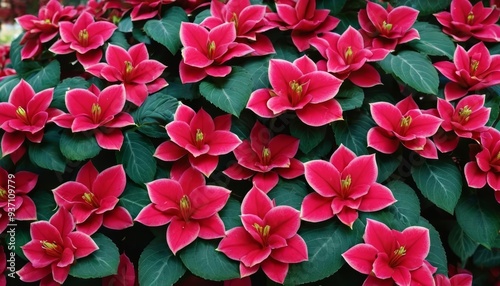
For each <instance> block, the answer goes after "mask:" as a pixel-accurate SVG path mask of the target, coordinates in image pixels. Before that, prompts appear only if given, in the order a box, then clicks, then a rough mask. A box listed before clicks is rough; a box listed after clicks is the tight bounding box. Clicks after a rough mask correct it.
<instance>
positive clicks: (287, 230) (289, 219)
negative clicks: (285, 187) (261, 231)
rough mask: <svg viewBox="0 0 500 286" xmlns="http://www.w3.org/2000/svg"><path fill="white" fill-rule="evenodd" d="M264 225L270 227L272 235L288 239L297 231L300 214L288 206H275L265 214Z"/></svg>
mask: <svg viewBox="0 0 500 286" xmlns="http://www.w3.org/2000/svg"><path fill="white" fill-rule="evenodd" d="M264 223H265V224H266V225H269V226H270V227H271V233H272V234H273V235H278V236H280V237H283V238H285V239H289V238H291V237H292V236H294V235H295V234H297V231H298V230H299V227H300V214H299V211H297V210H296V209H294V208H292V207H290V206H277V207H274V208H272V209H271V210H270V211H269V212H268V213H267V214H266V216H265V217H264Z"/></svg>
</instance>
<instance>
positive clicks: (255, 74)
mask: <svg viewBox="0 0 500 286" xmlns="http://www.w3.org/2000/svg"><path fill="white" fill-rule="evenodd" d="M270 59H271V56H267V57H258V58H252V60H251V61H247V62H246V63H245V64H243V65H242V67H243V68H244V69H245V70H246V71H247V72H248V73H249V74H250V77H251V78H252V81H253V88H252V90H257V89H260V88H267V87H269V75H268V67H269V60H270Z"/></svg>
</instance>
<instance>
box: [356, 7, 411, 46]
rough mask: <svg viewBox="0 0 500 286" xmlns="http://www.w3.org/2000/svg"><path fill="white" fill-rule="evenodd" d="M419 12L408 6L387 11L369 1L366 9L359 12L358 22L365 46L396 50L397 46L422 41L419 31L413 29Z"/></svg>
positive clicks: (389, 8) (390, 8)
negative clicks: (417, 40)
mask: <svg viewBox="0 0 500 286" xmlns="http://www.w3.org/2000/svg"><path fill="white" fill-rule="evenodd" d="M418 13H419V12H418V10H415V9H413V8H410V7H407V6H399V7H396V8H393V7H392V6H391V5H390V4H387V9H385V8H384V7H382V5H380V4H376V3H374V2H371V1H367V3H366V9H361V10H359V13H358V21H359V24H360V25H361V30H360V32H361V34H362V35H363V38H364V39H365V46H367V47H373V48H383V49H386V50H394V49H395V48H396V46H397V45H399V44H404V43H407V42H409V41H412V40H415V39H420V35H419V34H418V31H417V30H416V29H414V28H412V26H413V24H414V23H415V21H416V20H417V16H418Z"/></svg>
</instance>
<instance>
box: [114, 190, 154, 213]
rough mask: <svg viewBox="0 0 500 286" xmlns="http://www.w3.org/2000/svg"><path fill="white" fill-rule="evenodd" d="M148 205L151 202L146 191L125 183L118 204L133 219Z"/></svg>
mask: <svg viewBox="0 0 500 286" xmlns="http://www.w3.org/2000/svg"><path fill="white" fill-rule="evenodd" d="M149 203H151V201H150V200H149V196H148V191H147V190H146V189H144V188H141V187H139V186H137V185H135V184H134V183H127V186H126V187H125V190H124V191H123V194H122V195H121V196H120V200H119V201H118V204H119V205H120V206H122V207H124V208H125V209H127V211H128V212H129V213H130V215H131V216H132V217H133V218H135V217H136V216H137V215H138V214H139V212H140V211H141V210H142V209H143V208H144V207H145V206H146V205H148V204H149Z"/></svg>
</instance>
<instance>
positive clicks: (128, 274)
mask: <svg viewBox="0 0 500 286" xmlns="http://www.w3.org/2000/svg"><path fill="white" fill-rule="evenodd" d="M110 285H113V286H135V285H136V276H135V270H134V264H133V263H132V262H130V259H129V258H128V257H127V255H126V254H125V253H122V254H121V255H120V264H118V272H117V273H116V274H115V275H112V276H108V277H104V278H103V279H102V286H110Z"/></svg>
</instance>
